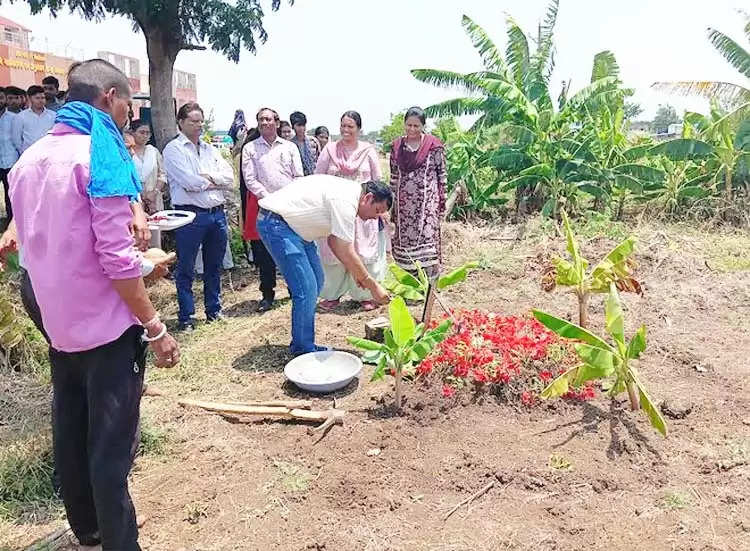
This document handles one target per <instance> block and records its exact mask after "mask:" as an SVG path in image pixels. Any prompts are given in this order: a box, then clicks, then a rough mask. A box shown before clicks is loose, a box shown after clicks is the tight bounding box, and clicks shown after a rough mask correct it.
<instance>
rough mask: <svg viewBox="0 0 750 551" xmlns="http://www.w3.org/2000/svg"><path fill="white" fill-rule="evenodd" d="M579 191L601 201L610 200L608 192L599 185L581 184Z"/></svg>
mask: <svg viewBox="0 0 750 551" xmlns="http://www.w3.org/2000/svg"><path fill="white" fill-rule="evenodd" d="M578 189H580V190H581V191H584V192H586V193H588V194H589V195H593V196H594V197H598V198H600V199H607V200H608V199H609V193H607V190H605V189H604V188H603V187H601V186H599V185H597V184H591V183H583V184H579V185H578Z"/></svg>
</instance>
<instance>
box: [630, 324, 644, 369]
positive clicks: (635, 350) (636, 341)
mask: <svg viewBox="0 0 750 551" xmlns="http://www.w3.org/2000/svg"><path fill="white" fill-rule="evenodd" d="M644 350H646V326H645V325H641V328H640V329H638V331H636V332H635V335H633V338H631V339H630V343H628V352H627V356H628V358H630V359H633V360H635V359H638V358H639V357H640V355H641V352H643V351H644Z"/></svg>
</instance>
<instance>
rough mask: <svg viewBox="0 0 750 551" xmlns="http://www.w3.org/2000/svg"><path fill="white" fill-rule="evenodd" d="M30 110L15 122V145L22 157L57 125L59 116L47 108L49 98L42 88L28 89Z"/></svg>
mask: <svg viewBox="0 0 750 551" xmlns="http://www.w3.org/2000/svg"><path fill="white" fill-rule="evenodd" d="M27 93H28V96H29V108H28V109H24V110H23V111H21V112H20V113H18V116H17V117H16V118H15V119H14V121H13V130H12V132H13V145H14V146H15V147H16V151H18V154H19V155H22V154H23V152H24V151H26V150H27V149H28V148H29V147H30V146H31V144H33V143H34V142H36V141H37V140H38V139H39V138H41V137H42V136H44V135H45V134H46V133H47V132H49V129H50V128H52V126H53V125H54V124H55V116H56V115H57V114H56V113H55V112H54V111H52V110H51V109H47V108H46V107H45V105H46V103H47V98H46V97H45V95H44V88H42V87H41V86H37V85H36V84H35V85H34V86H30V87H29V89H28V92H27Z"/></svg>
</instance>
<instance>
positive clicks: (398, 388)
mask: <svg viewBox="0 0 750 551" xmlns="http://www.w3.org/2000/svg"><path fill="white" fill-rule="evenodd" d="M400 411H401V366H400V365H397V366H396V413H399V412H400Z"/></svg>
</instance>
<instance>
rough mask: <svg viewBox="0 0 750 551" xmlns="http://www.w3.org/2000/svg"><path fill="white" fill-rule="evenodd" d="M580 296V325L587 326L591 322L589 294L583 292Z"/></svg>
mask: <svg viewBox="0 0 750 551" xmlns="http://www.w3.org/2000/svg"><path fill="white" fill-rule="evenodd" d="M577 296H578V325H579V326H581V327H583V328H586V327H587V326H588V324H589V294H588V293H581V294H577Z"/></svg>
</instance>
